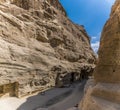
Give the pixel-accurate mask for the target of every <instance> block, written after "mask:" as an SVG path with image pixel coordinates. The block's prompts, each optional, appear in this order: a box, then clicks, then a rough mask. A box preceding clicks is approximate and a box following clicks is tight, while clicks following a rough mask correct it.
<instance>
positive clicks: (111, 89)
mask: <svg viewBox="0 0 120 110" xmlns="http://www.w3.org/2000/svg"><path fill="white" fill-rule="evenodd" d="M80 108H81V109H80V110H120V0H116V2H115V4H114V6H113V7H112V12H111V15H110V18H109V20H108V21H107V22H106V24H105V26H104V28H103V32H102V37H101V40H100V49H99V60H98V64H97V67H96V69H95V72H94V79H91V80H90V81H89V82H88V83H87V85H86V89H85V96H84V98H83V101H82V103H81V107H80Z"/></svg>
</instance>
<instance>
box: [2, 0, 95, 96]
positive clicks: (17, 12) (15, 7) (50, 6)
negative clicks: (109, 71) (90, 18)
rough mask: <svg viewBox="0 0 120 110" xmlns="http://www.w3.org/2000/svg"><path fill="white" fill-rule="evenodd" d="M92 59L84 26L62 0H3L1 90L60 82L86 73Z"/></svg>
mask: <svg viewBox="0 0 120 110" xmlns="http://www.w3.org/2000/svg"><path fill="white" fill-rule="evenodd" d="M94 63H95V55H94V53H93V50H92V49H91V47H90V38H89V37H88V35H87V33H86V31H85V29H84V28H83V27H82V26H79V25H76V24H74V23H72V22H71V21H70V20H69V19H68V18H67V16H66V12H65V10H64V8H63V7H62V6H61V4H60V3H59V1H58V0H0V85H1V86H0V94H2V93H3V94H4V93H7V92H10V94H12V93H13V91H14V92H15V94H17V96H24V95H27V94H28V93H32V92H35V91H38V90H39V91H42V90H46V89H48V88H51V87H53V86H62V85H63V84H66V83H69V82H70V81H71V77H73V78H74V80H80V78H81V75H82V74H83V75H85V76H88V75H89V74H90V73H91V72H92V71H93V68H94V66H95V65H94ZM71 74H72V75H71ZM73 74H74V75H73ZM6 84H7V85H6ZM8 84H11V85H10V86H9V85H8ZM5 88H6V89H5ZM16 92H17V93H16Z"/></svg>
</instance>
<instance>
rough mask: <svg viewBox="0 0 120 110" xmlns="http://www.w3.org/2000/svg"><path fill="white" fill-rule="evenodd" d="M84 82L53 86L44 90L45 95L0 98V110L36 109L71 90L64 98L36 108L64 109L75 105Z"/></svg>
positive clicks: (81, 92)
mask: <svg viewBox="0 0 120 110" xmlns="http://www.w3.org/2000/svg"><path fill="white" fill-rule="evenodd" d="M84 84H85V82H82V83H80V84H73V86H74V87H70V88H54V89H51V90H48V91H46V92H45V95H41V94H36V95H34V96H30V97H28V98H25V97H24V98H21V99H18V98H14V97H13V98H5V99H0V110H36V108H39V107H41V106H42V105H44V104H45V103H47V102H48V101H50V100H51V99H53V98H55V97H58V96H61V95H63V94H64V93H66V92H68V91H73V92H72V94H71V95H69V96H68V97H66V98H65V99H64V100H62V101H60V102H58V103H57V104H54V105H52V106H50V107H49V108H46V109H40V108H39V109H37V110H66V109H67V108H70V107H73V106H74V105H76V104H77V103H78V102H79V101H80V100H81V98H82V96H83V88H84Z"/></svg>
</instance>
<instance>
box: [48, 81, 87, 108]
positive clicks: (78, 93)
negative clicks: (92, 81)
mask: <svg viewBox="0 0 120 110" xmlns="http://www.w3.org/2000/svg"><path fill="white" fill-rule="evenodd" d="M84 84H85V81H84V82H83V83H81V84H79V85H78V86H77V87H76V88H75V90H74V91H73V93H72V94H71V95H70V96H69V97H67V98H66V99H65V100H63V101H61V102H59V103H57V104H55V105H53V106H50V107H49V110H67V109H68V108H71V107H74V106H75V105H76V104H78V103H79V102H80V101H81V99H82V97H83V89H84Z"/></svg>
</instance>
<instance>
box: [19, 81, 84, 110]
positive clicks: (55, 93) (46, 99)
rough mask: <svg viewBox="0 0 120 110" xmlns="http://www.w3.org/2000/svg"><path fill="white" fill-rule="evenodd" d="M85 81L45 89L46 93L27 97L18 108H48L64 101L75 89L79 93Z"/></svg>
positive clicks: (30, 109) (34, 109)
mask: <svg viewBox="0 0 120 110" xmlns="http://www.w3.org/2000/svg"><path fill="white" fill-rule="evenodd" d="M85 82H86V81H83V82H82V83H80V82H77V83H73V84H72V85H71V86H70V87H66V88H53V89H50V90H48V91H45V93H44V94H41V93H38V94H37V95H35V96H31V97H29V98H27V100H26V102H25V103H23V104H22V105H21V106H20V107H19V108H18V109H17V110H36V109H37V108H40V107H41V108H48V107H49V106H52V105H54V104H57V103H58V102H60V101H63V100H64V99H66V98H67V97H69V96H71V95H72V94H73V93H75V92H74V91H75V90H76V91H77V92H76V93H79V92H78V91H82V92H83V89H84V85H85ZM76 88H77V89H76ZM76 93H75V94H76ZM76 95H77V94H76ZM81 95H82V94H81ZM82 96H83V95H82ZM78 97H79V96H78ZM80 100H81V99H80Z"/></svg>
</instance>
